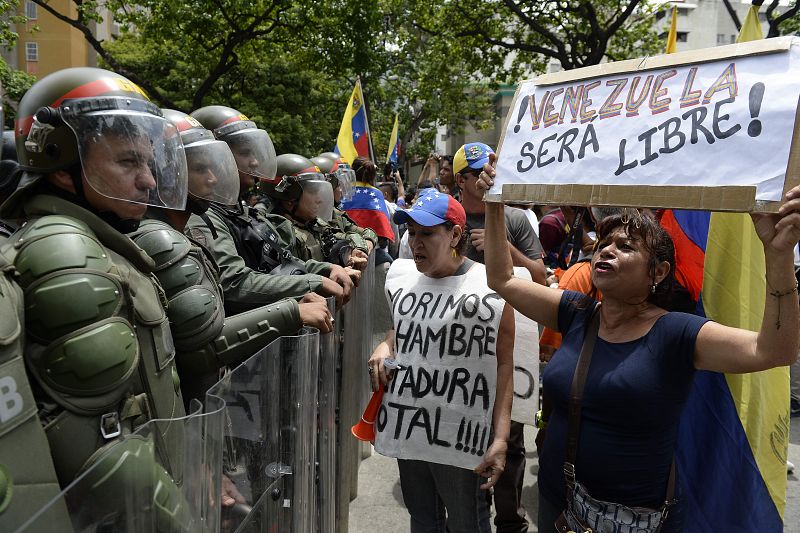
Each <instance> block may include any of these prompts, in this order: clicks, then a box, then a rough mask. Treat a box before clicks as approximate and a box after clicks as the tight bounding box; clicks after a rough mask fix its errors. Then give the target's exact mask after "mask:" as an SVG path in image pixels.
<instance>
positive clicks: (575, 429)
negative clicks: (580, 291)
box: [564, 303, 677, 531]
mask: <svg viewBox="0 0 800 533" xmlns="http://www.w3.org/2000/svg"><path fill="white" fill-rule="evenodd" d="M599 331H600V304H599V303H598V304H596V305H595V308H594V310H593V311H592V316H591V317H590V318H589V326H588V327H587V328H586V335H585V336H584V338H583V346H582V347H581V353H580V355H579V356H578V363H577V364H576V365H575V373H574V374H573V375H572V386H571V388H570V395H569V421H568V426H567V450H566V455H565V462H564V476H565V478H566V481H567V501H569V500H570V498H571V497H572V489H573V487H574V486H575V461H576V459H577V455H578V436H579V430H580V425H581V401H582V399H583V388H584V386H585V385H586V377H587V376H588V374H589V365H590V364H591V362H592V352H593V351H594V342H595V340H597V333H598V332H599ZM676 477H677V476H676V466H675V458H673V459H672V465H671V466H670V469H669V479H668V480H667V496H666V499H665V501H664V505H663V507H662V509H661V511H662V515H661V523H660V524H659V526H658V529H657V530H656V531H660V530H661V526H662V525H663V524H664V521H665V520H666V519H667V514H668V511H669V508H670V507H671V506H672V505H674V504H675V500H674V498H675V484H676V483H675V480H676Z"/></svg>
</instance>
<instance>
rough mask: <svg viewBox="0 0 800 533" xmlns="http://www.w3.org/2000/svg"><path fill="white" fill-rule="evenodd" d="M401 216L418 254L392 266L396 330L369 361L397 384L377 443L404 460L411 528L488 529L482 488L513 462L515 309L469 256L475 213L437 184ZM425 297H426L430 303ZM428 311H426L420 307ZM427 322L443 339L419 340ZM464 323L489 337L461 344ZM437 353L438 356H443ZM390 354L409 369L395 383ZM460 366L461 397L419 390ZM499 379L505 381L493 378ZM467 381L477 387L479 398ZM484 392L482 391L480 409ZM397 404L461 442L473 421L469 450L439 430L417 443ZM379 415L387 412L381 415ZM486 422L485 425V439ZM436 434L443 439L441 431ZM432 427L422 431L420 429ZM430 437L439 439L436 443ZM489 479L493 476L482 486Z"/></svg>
mask: <svg viewBox="0 0 800 533" xmlns="http://www.w3.org/2000/svg"><path fill="white" fill-rule="evenodd" d="M395 219H396V221H397V222H398V223H406V222H407V223H408V226H409V230H408V232H409V233H410V234H411V246H412V249H413V251H414V261H413V262H412V261H410V260H398V261H395V262H394V263H393V264H392V266H391V268H390V269H389V272H388V274H387V277H386V294H387V298H388V299H389V304H390V307H391V308H392V314H393V323H394V329H392V330H390V331H389V332H388V333H387V335H386V340H385V341H384V342H382V343H381V344H379V345H378V347H377V348H376V349H375V351H374V353H373V354H372V357H371V358H370V360H369V363H368V367H369V373H370V375H371V377H372V387H373V390H378V389H379V388H381V387H385V386H387V385H389V390H388V391H387V392H386V395H385V397H384V400H383V406H382V407H381V409H382V411H383V412H384V413H385V415H386V418H385V424H383V427H381V424H378V432H377V434H376V439H375V449H376V450H377V451H378V452H379V453H382V454H384V455H388V456H390V457H396V458H397V460H398V461H397V462H398V467H399V470H400V487H401V489H402V491H403V499H404V502H405V504H406V507H407V509H408V511H409V514H410V515H411V528H410V529H411V532H412V533H419V532H423V531H425V532H428V531H436V532H442V533H443V532H444V531H445V528H446V529H447V531H449V532H451V533H474V532H476V531H480V532H487V533H488V532H489V531H491V528H490V525H489V512H488V506H487V502H486V498H485V495H484V493H483V490H482V489H487V488H489V487H492V486H494V485H495V484H496V483H497V479H498V477H499V476H500V474H501V473H502V471H503V467H504V464H505V454H506V440H507V438H508V432H509V421H510V414H511V395H512V389H513V349H514V315H513V311H512V310H511V308H510V307H509V306H507V305H505V304H504V303H503V301H502V300H500V299H499V298H497V297H496V295H494V294H493V293H492V291H491V290H490V289H489V288H488V287H487V286H486V271H485V268H484V266H483V265H481V264H479V263H475V262H473V261H472V260H470V259H467V258H466V257H465V256H464V253H465V248H466V246H467V236H466V234H465V233H464V229H463V228H464V225H465V223H466V214H465V213H464V209H463V208H462V207H461V205H460V204H459V203H458V202H456V201H455V199H453V198H452V197H450V196H448V195H445V194H443V193H440V192H438V191H433V190H431V191H428V192H426V193H425V194H423V195H422V196H421V197H420V199H419V200H417V202H416V203H415V204H414V206H413V207H411V208H410V209H407V210H405V209H399V210H398V211H397V214H396V215H395ZM437 295H438V299H437V298H436V297H437ZM446 297H449V298H450V300H448V301H449V302H450V303H452V302H453V301H462V300H464V302H465V303H464V304H463V306H461V305H458V304H456V305H452V306H451V305H448V304H446V303H445V300H444V298H446ZM459 298H460V299H459ZM423 301H426V302H427V303H426V304H425V305H424V307H423V306H422V305H421V304H422V302H423ZM434 301H435V302H436V303H434ZM467 301H469V302H471V303H469V304H468V303H466V302H467ZM409 302H418V304H417V305H416V309H415V310H413V311H411V310H409V309H408V307H409ZM440 303H441V305H440ZM411 307H412V309H413V307H414V304H413V303H411ZM421 308H422V309H424V310H421V312H420V309H421ZM429 308H431V310H430V312H429ZM440 309H441V311H440ZM415 322H417V324H416V326H415V325H414V324H415ZM420 323H424V326H425V328H427V331H428V332H437V331H438V332H439V333H440V335H443V336H444V338H443V339H440V340H439V341H438V342H437V341H435V340H433V341H431V342H430V343H427V342H426V344H425V348H423V346H422V340H421V339H420V342H419V343H416V342H414V341H410V338H411V337H412V335H414V336H416V335H417V334H416V333H412V329H414V328H415V327H416V328H417V330H418V328H420V327H422V326H421V325H420ZM462 330H463V331H470V335H473V336H475V335H477V334H478V332H480V334H481V335H482V339H483V340H479V341H477V342H472V340H473V339H472V338H471V339H470V342H468V343H466V341H464V340H462V341H460V342H461V347H459V345H458V342H457V341H456V340H454V339H458V338H459V337H458V336H459V335H463V334H460V333H459V332H460V331H462ZM448 335H449V336H450V341H449V342H447V338H448ZM462 338H463V337H462ZM437 351H438V355H434V354H435V352H437ZM387 359H391V360H392V362H394V363H397V364H399V365H401V367H402V369H401V370H398V371H397V373H396V374H395V375H394V379H391V383H390V376H391V374H390V373H389V372H388V370H387V363H386V361H387ZM462 367H463V368H462ZM451 372H452V374H453V375H452V379H453V380H455V379H460V378H457V377H456V376H457V375H460V376H464V375H466V376H468V377H470V376H471V379H470V384H469V385H467V386H464V385H460V386H459V387H461V388H463V391H464V396H463V397H462V396H461V393H458V394H456V396H455V398H456V399H455V400H453V398H452V395H450V396H451V398H450V399H451V400H452V403H451V402H450V401H448V399H447V394H446V393H445V392H444V390H442V391H441V392H439V393H438V394H437V393H436V392H430V393H421V392H419V390H416V389H414V381H415V379H414V377H413V376H414V374H416V375H417V379H420V376H422V375H423V374H425V375H428V376H433V378H432V379H433V381H434V382H436V383H435V386H434V387H433V389H436V388H437V387H438V388H441V387H442V385H441V383H442V382H444V381H447V380H449V379H451V378H450V373H451ZM495 380H496V388H494V387H491V385H490V384H491V383H492V382H493V381H495ZM465 381H466V380H465ZM473 381H474V383H473ZM444 388H445V389H446V388H447V386H446V385H445V386H444ZM467 388H470V389H472V391H473V392H472V395H471V400H470V398H468V397H467ZM429 389H430V388H429ZM476 395H478V396H479V397H480V398H482V400H478V402H479V403H478V407H477V408H475V403H476ZM398 403H402V404H404V405H408V408H409V409H412V410H416V412H417V414H415V415H413V416H412V414H411V413H409V414H408V415H406V417H405V419H406V420H408V419H409V418H411V419H412V420H417V421H419V419H420V417H422V418H428V425H427V427H428V430H429V431H430V429H431V427H432V426H433V425H434V424H435V426H436V427H437V428H446V429H445V430H447V431H450V432H451V433H452V434H453V435H452V437H453V440H455V437H456V435H455V428H456V427H459V420H460V426H461V434H460V435H459V437H458V438H459V439H460V440H463V439H462V437H463V433H464V427H465V425H467V427H468V429H467V430H466V431H467V432H468V433H467V436H466V439H465V442H466V449H464V448H462V444H461V443H460V442H459V444H456V445H455V446H450V445H449V444H448V446H447V447H439V446H437V445H436V443H435V439H436V438H437V437H433V436H432V434H429V436H430V437H431V438H423V440H422V443H423V444H422V445H421V446H422V449H419V448H417V447H416V444H414V443H412V441H411V440H408V437H407V434H406V433H405V432H406V431H408V434H411V432H412V430H414V429H415V426H414V425H413V423H412V424H411V425H409V427H408V429H407V430H406V428H405V426H403V417H402V416H400V415H398V414H397V412H395V411H394V410H393V409H394V408H393V407H392V406H393V405H397V404H398ZM421 413H424V416H423V415H422V414H421ZM434 413H435V414H434ZM378 416H379V419H380V417H381V414H380V412H379V415H378ZM434 417H435V419H436V421H435V423H434V422H433V420H432V419H433V418H434ZM440 418H441V421H440ZM440 422H441V423H440ZM467 422H468V424H467ZM406 423H408V422H406ZM401 426H402V427H401ZM472 428H474V437H472V438H471V437H470V435H472V434H473V433H472V432H473V429H472ZM479 428H483V431H482V432H481V437H479V436H478V434H479ZM489 428H490V430H489V431H487V429H489ZM401 429H402V430H403V431H402V434H403V436H401V431H400V430H401ZM436 432H437V436H438V432H439V429H437V430H436ZM425 433H426V431H425V430H424V428H423V431H421V434H422V435H424V434H425ZM492 435H493V437H494V438H493V440H491V436H492ZM398 437H399V438H398ZM487 438H488V439H490V440H491V444H489V440H487ZM432 439H433V440H432ZM470 442H472V444H471V446H472V448H470ZM427 443H430V444H431V445H432V446H431V447H430V450H429V449H428V446H427V445H426V444H427ZM470 449H471V454H470ZM462 450H463V451H462ZM484 450H485V453H484ZM476 451H477V454H476ZM465 452H466V453H465ZM478 463H480V464H478ZM475 465H477V466H475ZM473 468H474V470H472V469H473ZM482 477H483V478H486V477H488V478H489V479H488V481H487V482H486V483H482V482H481V481H482V480H481V478H482ZM445 513H446V518H445Z"/></svg>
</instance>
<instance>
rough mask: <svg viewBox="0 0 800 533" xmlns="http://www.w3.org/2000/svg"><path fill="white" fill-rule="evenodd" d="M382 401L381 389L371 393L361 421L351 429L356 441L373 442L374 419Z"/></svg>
mask: <svg viewBox="0 0 800 533" xmlns="http://www.w3.org/2000/svg"><path fill="white" fill-rule="evenodd" d="M381 401H383V387H381V388H380V389H378V390H376V391H375V392H373V393H372V398H370V400H369V403H368V404H367V408H366V409H364V414H363V415H361V420H360V421H359V422H358V424H356V425H355V426H353V427H352V429H351V430H350V431H352V433H353V436H354V437H355V438H357V439H358V440H363V441H365V442H372V441H374V440H375V418H376V417H377V416H378V408H379V407H380V406H381Z"/></svg>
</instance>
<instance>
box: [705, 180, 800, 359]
mask: <svg viewBox="0 0 800 533" xmlns="http://www.w3.org/2000/svg"><path fill="white" fill-rule="evenodd" d="M798 210H800V187H795V188H794V189H792V190H790V191H789V192H787V193H786V203H784V204H783V206H781V208H780V210H779V211H778V213H777V214H772V215H768V214H753V215H752V217H753V223H754V224H755V228H756V233H758V237H759V239H761V242H762V243H763V245H764V259H765V263H766V281H767V283H766V295H765V300H764V318H763V319H762V321H761V329H760V330H759V331H758V332H757V333H756V332H752V331H747V330H743V329H737V328H730V327H727V326H723V325H720V324H716V323H713V322H709V323H707V324H706V325H704V326H703V327H702V329H701V330H700V333H699V334H698V336H697V343H696V345H695V354H694V365H695V367H696V368H699V369H703V370H714V371H717V372H757V371H760V370H766V369H768V368H774V367H776V366H786V365H790V364H792V363H793V362H794V361H796V360H797V352H798V349H800V304H799V303H798V295H797V281H796V279H795V276H794V253H793V250H794V247H795V246H796V245H797V242H798V241H799V240H800V213H799V212H798Z"/></svg>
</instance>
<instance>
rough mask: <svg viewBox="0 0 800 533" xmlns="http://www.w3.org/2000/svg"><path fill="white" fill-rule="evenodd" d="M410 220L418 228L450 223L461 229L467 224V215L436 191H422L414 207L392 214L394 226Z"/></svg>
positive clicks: (448, 198) (445, 196)
mask: <svg viewBox="0 0 800 533" xmlns="http://www.w3.org/2000/svg"><path fill="white" fill-rule="evenodd" d="M409 219H411V220H413V221H414V222H416V223H417V224H419V225H420V226H428V227H430V226H438V225H439V224H444V223H445V222H452V223H453V224H456V225H458V226H461V227H462V228H463V227H464V226H465V225H466V223H467V214H466V213H465V212H464V208H463V207H462V206H461V204H460V203H458V201H457V200H456V199H455V198H453V197H452V196H450V195H449V194H445V193H443V192H439V191H437V190H436V189H432V188H429V189H424V192H423V193H422V196H420V197H419V198H418V199H417V201H416V202H414V205H412V206H411V207H409V208H408V209H398V210H397V211H395V213H394V222H395V224H406V223H408V220H409Z"/></svg>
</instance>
